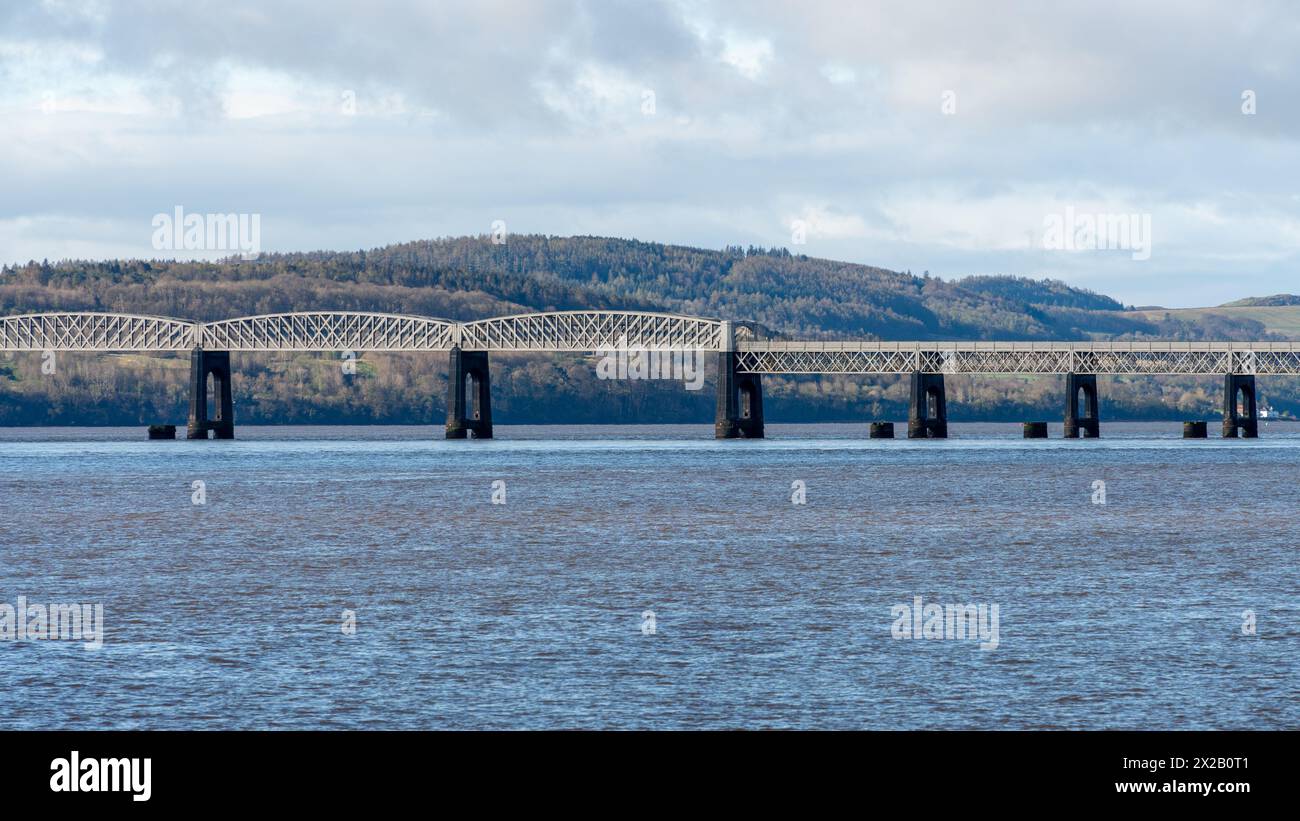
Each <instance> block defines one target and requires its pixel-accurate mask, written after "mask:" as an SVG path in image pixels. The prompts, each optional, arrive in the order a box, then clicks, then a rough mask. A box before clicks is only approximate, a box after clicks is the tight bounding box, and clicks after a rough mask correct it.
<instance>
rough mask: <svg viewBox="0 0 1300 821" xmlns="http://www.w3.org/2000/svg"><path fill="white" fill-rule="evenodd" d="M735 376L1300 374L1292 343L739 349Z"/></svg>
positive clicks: (1299, 350) (1297, 346) (749, 345)
mask: <svg viewBox="0 0 1300 821" xmlns="http://www.w3.org/2000/svg"><path fill="white" fill-rule="evenodd" d="M736 347H737V364H736V367H737V371H738V372H740V373H759V374H762V373H770V374H814V373H841V374H901V373H909V372H919V373H928V374H1064V373H1092V374H1116V375H1120V374H1122V375H1141V374H1188V375H1206V376H1209V375H1223V374H1229V373H1238V374H1259V375H1272V374H1282V375H1300V343H1294V342H771V341H740V342H738V343H737V346H736Z"/></svg>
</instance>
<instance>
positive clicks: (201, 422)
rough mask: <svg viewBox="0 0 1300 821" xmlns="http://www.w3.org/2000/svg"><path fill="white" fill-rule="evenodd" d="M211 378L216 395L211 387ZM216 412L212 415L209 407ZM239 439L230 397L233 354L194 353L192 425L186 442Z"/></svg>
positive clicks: (192, 368) (214, 352) (191, 363)
mask: <svg viewBox="0 0 1300 821" xmlns="http://www.w3.org/2000/svg"><path fill="white" fill-rule="evenodd" d="M209 377H211V385H212V391H211V394H210V395H209V391H208V385H209ZM209 401H211V403H212V408H211V412H209V408H208V403H209ZM209 432H211V433H212V438H214V439H234V438H235V403H234V400H233V399H232V398H231V394H230V351H205V350H203V349H202V348H199V347H196V348H194V349H193V350H192V351H190V421H189V425H188V427H187V428H186V431H185V438H186V439H207V438H209V437H208V433H209Z"/></svg>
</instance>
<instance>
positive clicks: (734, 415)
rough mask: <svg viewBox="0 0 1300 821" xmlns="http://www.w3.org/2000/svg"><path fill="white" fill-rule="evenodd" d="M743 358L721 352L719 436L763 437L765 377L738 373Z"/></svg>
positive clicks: (715, 430)
mask: <svg viewBox="0 0 1300 821" xmlns="http://www.w3.org/2000/svg"><path fill="white" fill-rule="evenodd" d="M738 360H739V357H738V356H737V355H736V354H735V353H734V352H731V351H723V352H721V353H719V354H718V410H717V413H716V414H715V415H714V417H713V436H714V438H716V439H762V438H763V377H762V376H761V375H760V374H756V373H736V364H737V361H738Z"/></svg>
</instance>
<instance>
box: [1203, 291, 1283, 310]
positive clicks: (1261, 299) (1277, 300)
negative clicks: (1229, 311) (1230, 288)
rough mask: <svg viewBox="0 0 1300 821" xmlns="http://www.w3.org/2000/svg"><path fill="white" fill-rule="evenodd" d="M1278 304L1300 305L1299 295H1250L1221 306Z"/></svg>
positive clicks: (1269, 305)
mask: <svg viewBox="0 0 1300 821" xmlns="http://www.w3.org/2000/svg"><path fill="white" fill-rule="evenodd" d="M1280 305H1300V296H1296V295H1295V294H1273V295H1272V296H1252V297H1247V298H1246V299H1238V300H1236V301H1235V302H1225V303H1224V304H1223V305H1221V306H1219V307H1221V308H1262V307H1271V306H1280Z"/></svg>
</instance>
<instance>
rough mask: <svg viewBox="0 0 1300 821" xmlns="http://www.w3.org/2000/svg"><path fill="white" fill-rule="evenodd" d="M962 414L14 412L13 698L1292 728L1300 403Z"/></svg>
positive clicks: (65, 721) (634, 721) (397, 720)
mask: <svg viewBox="0 0 1300 821" xmlns="http://www.w3.org/2000/svg"><path fill="white" fill-rule="evenodd" d="M952 427H953V434H954V438H953V439H950V440H948V441H927V442H908V441H907V440H904V439H899V440H893V441H878V440H877V441H873V440H868V439H866V438H865V433H866V431H865V426H863V425H813V426H783V425H769V427H768V435H769V437H770V438H769V439H767V440H765V441H730V442H716V441H714V440H713V439H712V438H711V433H712V432H711V428H710V427H707V426H666V427H644V426H638V427H506V426H500V427H498V429H497V434H498V437H499V438H497V439H496V440H493V441H487V442H475V441H470V442H446V441H441V440H439V439H436V438H435V437H436V436H439V435H440V430H439V429H438V428H435V427H425V428H379V427H375V428H365V427H357V428H252V427H241V428H239V429H238V431H237V434H238V436H239V437H240V438H239V439H238V440H236V441H234V442H194V443H190V442H185V441H176V442H145V441H141V440H142V439H143V430H140V429H63V430H55V429H10V430H4V431H0V602H7V603H9V604H11V605H12V604H14V603H15V602H16V600H17V597H19V596H25V597H26V598H27V599H28V601H30V602H59V603H71V602H77V603H102V604H103V607H104V618H105V623H106V631H105V636H104V645H103V647H102V648H100V649H98V650H93V649H91V650H88V649H85V648H84V647H83V646H82V643H81V642H80V641H51V640H45V641H0V692H4V693H5V694H6V698H5V707H4V709H3V710H0V729H12V728H73V729H76V728H202V729H223V728H236V729H243V728H248V729H256V728H552V727H609V728H704V727H808V728H821V727H826V728H1048V727H1050V728H1147V729H1164V728H1177V729H1184V728H1228V727H1234V728H1282V727H1286V728H1296V727H1300V606H1298V602H1297V591H1298V590H1300V584H1297V582H1298V581H1300V554H1298V552H1297V551H1298V542H1300V521H1298V520H1297V507H1298V504H1297V502H1298V501H1300V499H1298V498H1297V486H1296V476H1297V468H1298V467H1300V426H1297V425H1288V424H1285V423H1271V424H1268V425H1266V426H1265V428H1264V430H1263V432H1262V437H1263V438H1261V439H1259V440H1258V441H1253V442H1250V441H1227V442H1225V441H1222V440H1218V439H1210V440H1208V441H1183V440H1182V439H1180V438H1179V433H1180V428H1179V426H1178V425H1177V424H1168V423H1165V424H1128V425H1126V424H1117V423H1111V424H1107V425H1104V426H1103V436H1104V437H1105V438H1103V439H1101V440H1098V441H1086V442H1079V441H1062V440H1060V439H1052V440H1048V441H1029V442H1026V441H1024V440H1022V439H1019V438H1017V437H1018V435H1019V427H1018V426H1012V425H953V426H952ZM1059 435H1060V429H1059V425H1057V426H1055V427H1054V429H1053V436H1059ZM196 480H200V481H202V482H204V483H205V490H206V504H203V505H195V504H192V498H191V497H192V493H193V490H192V487H193V485H192V483H193V482H194V481H196ZM498 480H499V481H503V482H504V483H505V493H506V496H505V504H493V503H492V494H493V483H494V482H496V481H498ZM1097 480H1101V481H1104V482H1105V488H1106V504H1104V505H1101V504H1094V502H1093V498H1094V493H1095V491H1094V485H1093V483H1094V482H1095V481H1097ZM795 481H802V482H803V483H804V484H805V487H806V501H807V503H806V504H804V505H795V504H792V503H791V494H792V490H791V484H792V482H795ZM915 596H921V597H923V599H924V601H925V602H927V603H928V602H934V603H939V604H966V603H971V604H997V605H998V607H999V611H1000V624H999V646H998V647H997V648H996V649H993V650H982V649H980V647H979V644H978V642H972V641H967V640H907V639H895V638H894V637H893V636H892V635H891V626H892V625H893V623H894V617H893V616H892V615H891V607H892V606H894V605H899V604H911V603H912V601H913V597H915ZM345 609H346V610H352V611H354V612H355V614H356V631H355V634H354V635H345V634H344V632H343V630H342V629H341V622H342V618H343V611H344V610H345ZM646 610H650V611H653V613H654V614H655V624H654V628H655V629H654V632H653V633H650V634H647V633H646V632H643V615H642V614H643V612H644V611H646ZM1245 610H1251V611H1253V612H1254V614H1255V618H1256V624H1257V627H1256V633H1255V634H1254V635H1247V634H1243V632H1242V625H1243V611H1245Z"/></svg>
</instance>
